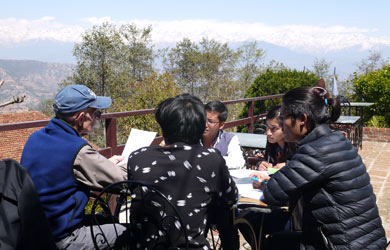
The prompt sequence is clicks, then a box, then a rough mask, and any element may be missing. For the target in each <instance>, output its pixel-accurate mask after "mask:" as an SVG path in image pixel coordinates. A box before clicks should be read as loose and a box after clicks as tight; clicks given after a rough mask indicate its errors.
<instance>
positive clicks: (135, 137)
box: [117, 128, 157, 165]
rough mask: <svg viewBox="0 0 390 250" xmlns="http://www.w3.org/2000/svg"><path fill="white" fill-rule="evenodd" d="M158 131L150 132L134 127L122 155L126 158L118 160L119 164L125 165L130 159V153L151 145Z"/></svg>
mask: <svg viewBox="0 0 390 250" xmlns="http://www.w3.org/2000/svg"><path fill="white" fill-rule="evenodd" d="M156 134H157V132H150V131H145V130H140V129H136V128H132V129H131V131H130V134H129V137H128V138H127V141H126V145H125V148H124V149H123V152H122V156H124V157H125V158H124V159H123V160H122V161H120V162H118V164H117V165H125V164H127V160H128V159H129V155H130V154H131V153H132V152H133V151H135V150H137V149H140V148H142V147H147V146H150V144H151V143H152V142H153V140H154V138H155V137H156Z"/></svg>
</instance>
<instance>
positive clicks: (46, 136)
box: [21, 85, 127, 249]
mask: <svg viewBox="0 0 390 250" xmlns="http://www.w3.org/2000/svg"><path fill="white" fill-rule="evenodd" d="M110 105H111V98H110V97H103V96H97V95H96V94H95V93H94V92H93V91H92V90H91V89H89V88H88V87H86V86H84V85H69V86H67V87H65V88H64V89H62V90H61V91H60V92H59V93H58V94H57V95H56V97H55V99H54V104H53V107H54V111H55V115H56V116H55V118H54V119H52V120H50V122H49V124H48V125H47V126H46V127H44V128H42V129H40V130H38V131H36V132H34V133H33V134H31V136H30V137H29V139H28V140H27V142H26V144H25V146H24V149H23V153H22V158H21V164H22V165H23V166H24V167H25V168H26V170H27V171H28V172H29V173H30V175H31V177H32V180H33V182H34V185H35V187H36V189H37V191H38V194H39V197H40V201H41V204H42V207H43V209H44V212H45V215H46V217H47V219H48V221H49V225H50V228H51V231H52V235H53V238H54V240H55V241H56V245H57V247H58V248H59V249H94V245H93V239H92V236H91V232H90V228H89V226H87V225H85V223H84V221H85V214H84V208H85V206H86V205H87V202H88V200H89V195H90V194H89V193H90V189H91V187H94V188H104V187H105V186H107V185H108V184H111V183H114V182H117V181H122V180H126V179H127V170H126V167H125V166H123V167H119V166H116V163H118V162H119V161H120V160H122V158H123V157H121V156H113V157H111V158H110V159H107V158H105V157H104V156H102V155H100V154H99V153H98V152H97V151H96V150H95V149H93V148H92V147H91V146H90V145H89V144H88V142H87V141H86V140H84V139H83V138H82V136H84V135H87V134H90V133H92V132H93V129H94V126H95V123H96V121H97V119H98V118H99V117H100V111H99V110H100V109H105V108H108V107H109V106H110ZM117 228H118V230H119V231H121V230H122V231H123V230H124V227H122V226H120V225H118V227H117ZM103 230H104V234H105V236H106V239H107V241H108V243H109V244H107V242H104V240H102V239H100V238H101V236H100V238H99V237H98V236H96V238H97V241H96V242H98V243H99V244H101V243H102V246H101V248H100V249H104V246H107V245H110V246H113V245H114V243H115V241H116V236H115V235H116V234H115V231H114V228H113V226H112V225H104V226H103ZM96 231H98V230H96Z"/></svg>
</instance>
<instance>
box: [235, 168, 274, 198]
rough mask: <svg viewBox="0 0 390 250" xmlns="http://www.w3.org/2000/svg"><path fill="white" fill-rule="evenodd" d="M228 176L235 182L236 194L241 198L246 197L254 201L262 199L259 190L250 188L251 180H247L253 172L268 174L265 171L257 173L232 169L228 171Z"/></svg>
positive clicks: (261, 192) (261, 193)
mask: <svg viewBox="0 0 390 250" xmlns="http://www.w3.org/2000/svg"><path fill="white" fill-rule="evenodd" d="M229 172H230V175H231V176H232V177H233V179H234V181H235V182H236V185H237V188H238V193H239V194H240V196H242V197H247V198H251V199H256V200H260V199H261V200H262V199H263V191H262V190H259V189H254V188H253V186H252V180H251V179H250V178H249V175H250V174H251V173H253V172H263V173H265V174H268V172H267V171H257V170H250V169H238V170H236V169H234V170H229Z"/></svg>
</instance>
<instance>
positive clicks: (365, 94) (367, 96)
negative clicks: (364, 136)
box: [352, 65, 390, 127]
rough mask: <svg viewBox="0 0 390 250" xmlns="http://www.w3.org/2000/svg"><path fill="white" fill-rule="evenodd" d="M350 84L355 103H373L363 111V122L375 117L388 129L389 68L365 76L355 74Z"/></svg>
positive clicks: (389, 100)
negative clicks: (382, 121)
mask: <svg viewBox="0 0 390 250" xmlns="http://www.w3.org/2000/svg"><path fill="white" fill-rule="evenodd" d="M352 84H353V87H354V92H355V96H354V100H355V101H365V102H373V103H375V104H374V105H373V106H370V107H368V108H365V109H364V111H365V113H364V118H365V122H367V121H368V120H370V119H371V118H372V117H373V116H374V115H377V116H378V117H377V118H376V120H384V123H385V124H384V125H385V126H386V127H389V126H390V110H389V107H390V66H389V65H388V66H384V67H383V68H382V69H378V70H374V71H371V72H370V73H368V74H367V75H358V74H357V73H355V74H354V78H353V79H352ZM381 117H383V118H381Z"/></svg>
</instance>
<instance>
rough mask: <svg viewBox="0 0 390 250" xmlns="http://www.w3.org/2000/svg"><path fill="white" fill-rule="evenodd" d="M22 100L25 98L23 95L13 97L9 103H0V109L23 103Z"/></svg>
mask: <svg viewBox="0 0 390 250" xmlns="http://www.w3.org/2000/svg"><path fill="white" fill-rule="evenodd" d="M24 98H26V96H25V95H23V96H17V97H13V98H12V100H10V101H8V102H5V103H0V108H2V107H5V106H7V105H11V104H14V103H22V102H23V101H24Z"/></svg>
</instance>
